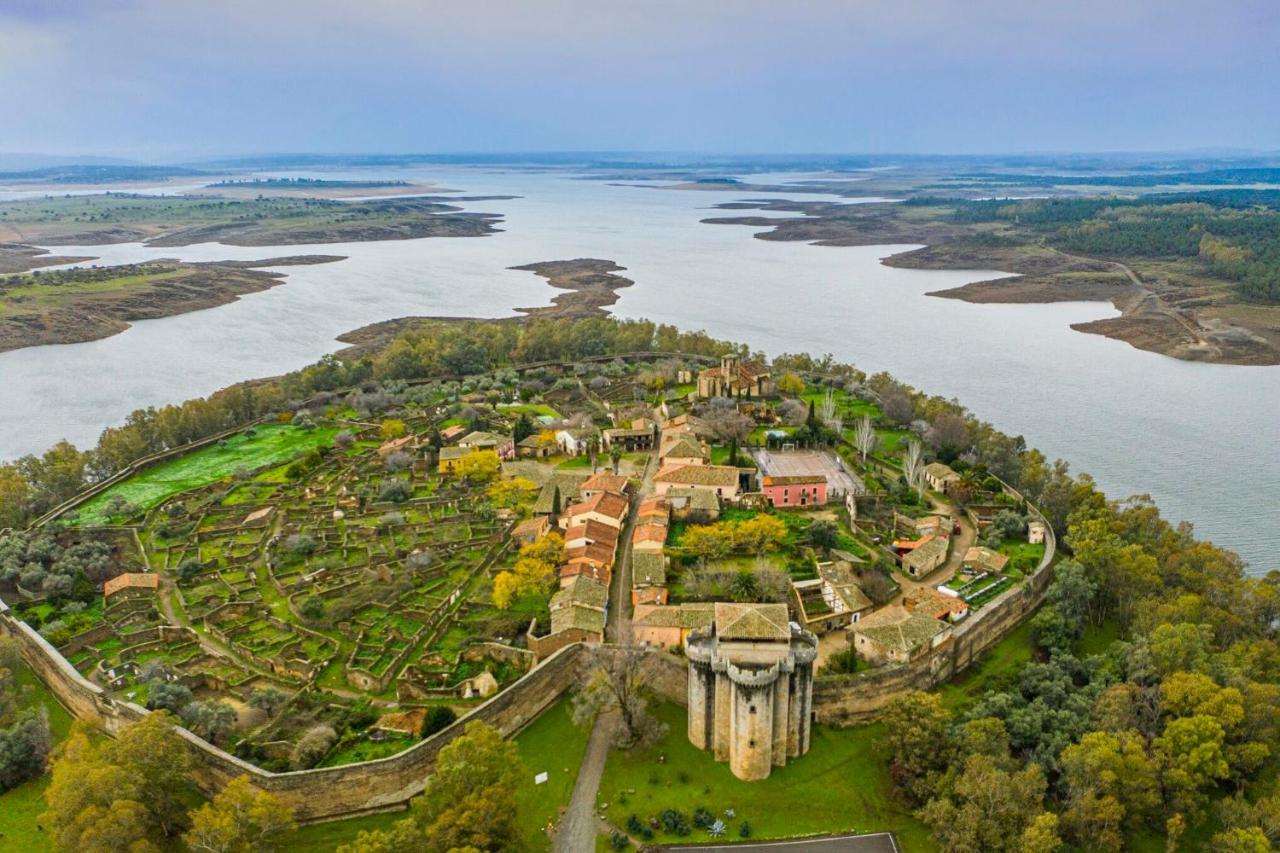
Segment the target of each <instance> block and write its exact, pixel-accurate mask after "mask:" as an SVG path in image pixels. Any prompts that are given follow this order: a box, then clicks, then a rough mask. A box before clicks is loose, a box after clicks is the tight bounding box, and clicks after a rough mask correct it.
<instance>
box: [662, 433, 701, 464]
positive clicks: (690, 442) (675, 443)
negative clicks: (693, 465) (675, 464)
mask: <svg viewBox="0 0 1280 853" xmlns="http://www.w3.org/2000/svg"><path fill="white" fill-rule="evenodd" d="M658 455H659V456H661V457H662V458H663V459H706V458H707V451H706V450H705V449H704V448H703V446H702V444H701V443H699V441H698V440H697V439H696V438H695V437H694V436H692V435H690V434H689V433H680V434H678V435H676V436H674V438H673V440H671V441H668V440H667V439H666V438H665V437H664V438H663V439H662V447H661V449H659V451H658Z"/></svg>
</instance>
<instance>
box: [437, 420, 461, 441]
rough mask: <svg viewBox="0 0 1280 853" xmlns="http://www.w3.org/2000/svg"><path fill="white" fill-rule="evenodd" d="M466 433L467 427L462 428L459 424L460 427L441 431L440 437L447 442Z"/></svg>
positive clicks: (456, 426)
mask: <svg viewBox="0 0 1280 853" xmlns="http://www.w3.org/2000/svg"><path fill="white" fill-rule="evenodd" d="M466 431H467V428H466V427H464V426H462V425H461V424H458V425H455V426H451V427H446V428H445V429H442V430H440V437H441V438H443V439H444V440H445V441H449V440H450V439H453V438H455V437H457V436H459V435H462V434H463V433H464V432H466Z"/></svg>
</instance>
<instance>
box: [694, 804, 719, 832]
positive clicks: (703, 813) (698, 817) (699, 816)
mask: <svg viewBox="0 0 1280 853" xmlns="http://www.w3.org/2000/svg"><path fill="white" fill-rule="evenodd" d="M715 822H716V816H715V815H713V814H712V813H711V812H710V811H708V810H707V809H706V808H704V807H703V806H698V808H696V809H694V812H693V825H694V826H696V827H698V828H699V829H707V828H708V827H710V826H711V824H713V823H715Z"/></svg>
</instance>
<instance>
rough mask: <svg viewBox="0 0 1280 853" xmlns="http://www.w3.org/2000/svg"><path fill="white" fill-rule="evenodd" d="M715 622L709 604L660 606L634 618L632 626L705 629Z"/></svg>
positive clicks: (687, 603)
mask: <svg viewBox="0 0 1280 853" xmlns="http://www.w3.org/2000/svg"><path fill="white" fill-rule="evenodd" d="M714 620H715V605H714V604H712V603H711V602H686V603H685V604H662V605H658V606H656V607H653V608H652V609H650V610H648V611H647V612H645V613H644V614H643V615H642V616H637V617H636V618H635V620H633V621H634V624H636V625H640V626H643V627H645V628H689V629H698V628H706V627H708V626H710V625H711V623H712V622H713V621H714Z"/></svg>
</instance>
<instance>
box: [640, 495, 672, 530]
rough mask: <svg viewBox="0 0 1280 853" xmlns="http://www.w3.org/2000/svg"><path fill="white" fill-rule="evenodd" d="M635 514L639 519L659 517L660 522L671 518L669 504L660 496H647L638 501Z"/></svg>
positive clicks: (651, 519) (655, 518)
mask: <svg viewBox="0 0 1280 853" xmlns="http://www.w3.org/2000/svg"><path fill="white" fill-rule="evenodd" d="M636 516H637V518H638V519H640V520H641V521H650V522H652V521H654V520H657V519H661V521H662V523H664V524H665V523H667V522H669V521H670V520H671V504H669V503H667V502H666V501H665V500H663V499H662V498H649V499H647V500H643V501H641V502H640V506H639V507H638V508H637V510H636Z"/></svg>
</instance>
